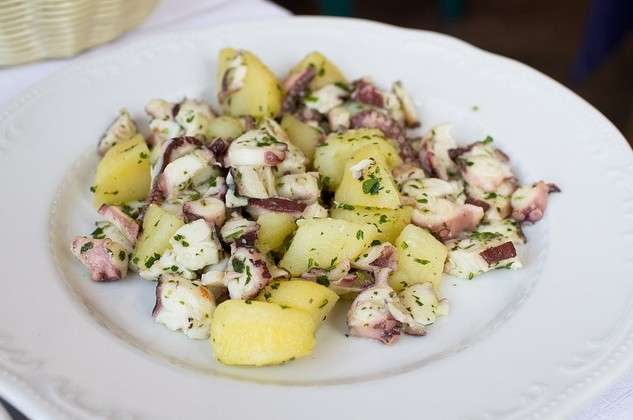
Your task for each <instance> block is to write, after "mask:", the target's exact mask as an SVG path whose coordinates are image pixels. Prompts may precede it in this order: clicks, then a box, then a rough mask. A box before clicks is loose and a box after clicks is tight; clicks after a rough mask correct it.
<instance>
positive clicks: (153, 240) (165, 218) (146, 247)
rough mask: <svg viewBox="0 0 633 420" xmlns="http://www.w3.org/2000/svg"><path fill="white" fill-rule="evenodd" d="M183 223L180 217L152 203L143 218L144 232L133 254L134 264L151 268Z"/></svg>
mask: <svg viewBox="0 0 633 420" xmlns="http://www.w3.org/2000/svg"><path fill="white" fill-rule="evenodd" d="M182 225H184V222H183V221H182V220H181V219H180V218H178V217H176V216H174V215H173V214H171V213H168V212H166V211H165V210H163V209H162V208H160V207H159V206H157V205H156V204H150V205H149V207H148V208H147V211H146V212H145V217H144V218H143V233H142V234H141V237H140V238H139V240H138V241H137V242H136V246H135V248H134V252H133V254H132V259H131V261H132V266H134V267H138V268H140V269H141V270H144V269H146V268H149V267H150V266H151V265H152V264H151V263H152V262H153V261H155V260H156V259H157V258H158V257H160V255H161V254H162V253H163V252H164V251H165V250H166V249H167V248H169V239H170V238H171V237H172V236H173V235H174V233H175V232H176V230H178V228H180V227H181V226H182Z"/></svg>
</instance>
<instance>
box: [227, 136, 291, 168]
mask: <svg viewBox="0 0 633 420" xmlns="http://www.w3.org/2000/svg"><path fill="white" fill-rule="evenodd" d="M286 150H288V145H287V144H286V143H283V142H281V141H279V140H277V139H276V138H275V137H273V136H271V135H270V134H269V133H268V132H267V131H266V130H261V129H259V130H250V131H247V132H246V133H244V134H242V135H241V136H240V137H238V138H237V139H235V140H233V141H232V142H231V144H230V146H229V148H228V151H227V153H226V157H225V160H224V164H225V166H244V165H258V166H264V165H265V166H275V165H278V164H279V163H281V162H282V161H283V160H284V159H285V157H286Z"/></svg>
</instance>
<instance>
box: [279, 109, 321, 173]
mask: <svg viewBox="0 0 633 420" xmlns="http://www.w3.org/2000/svg"><path fill="white" fill-rule="evenodd" d="M281 127H282V128H283V129H284V131H285V132H286V134H288V137H289V138H290V142H291V143H292V144H294V145H295V146H297V147H298V148H299V149H301V151H302V152H303V154H304V155H306V157H307V158H308V159H310V161H312V158H314V150H315V149H316V147H317V145H318V144H319V143H320V141H321V136H322V135H323V133H322V131H321V130H319V129H318V128H316V127H314V126H311V125H310V124H306V123H304V122H303V121H301V120H300V119H298V118H297V117H294V116H292V115H291V114H285V115H284V117H283V118H282V120H281Z"/></svg>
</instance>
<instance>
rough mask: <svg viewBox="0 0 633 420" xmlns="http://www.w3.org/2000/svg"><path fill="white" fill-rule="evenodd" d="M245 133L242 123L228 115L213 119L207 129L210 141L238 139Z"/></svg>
mask: <svg viewBox="0 0 633 420" xmlns="http://www.w3.org/2000/svg"><path fill="white" fill-rule="evenodd" d="M243 133H244V126H243V125H242V122H241V121H240V120H238V119H237V118H233V117H229V116H226V115H223V116H221V117H216V118H214V119H212V120H211V121H209V125H208V127H207V137H208V138H210V139H215V138H221V139H236V138H238V137H239V136H241V135H242V134H243Z"/></svg>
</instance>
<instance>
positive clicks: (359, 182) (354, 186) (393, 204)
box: [334, 145, 400, 209]
mask: <svg viewBox="0 0 633 420" xmlns="http://www.w3.org/2000/svg"><path fill="white" fill-rule="evenodd" d="M334 199H335V200H336V201H337V202H339V203H345V204H351V205H352V206H365V207H377V208H384V209H397V208H399V207H400V193H399V192H398V187H397V186H396V183H395V182H394V180H393V176H392V175H391V171H390V170H389V167H388V166H387V162H386V160H385V159H384V158H383V156H382V155H381V154H380V149H379V148H378V146H376V145H369V146H365V147H363V148H362V149H359V150H357V151H356V152H354V154H353V155H352V157H351V158H350V159H349V160H348V162H347V164H346V165H345V169H344V172H343V179H342V180H341V184H340V185H339V186H338V188H337V189H336V194H335V195H334Z"/></svg>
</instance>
